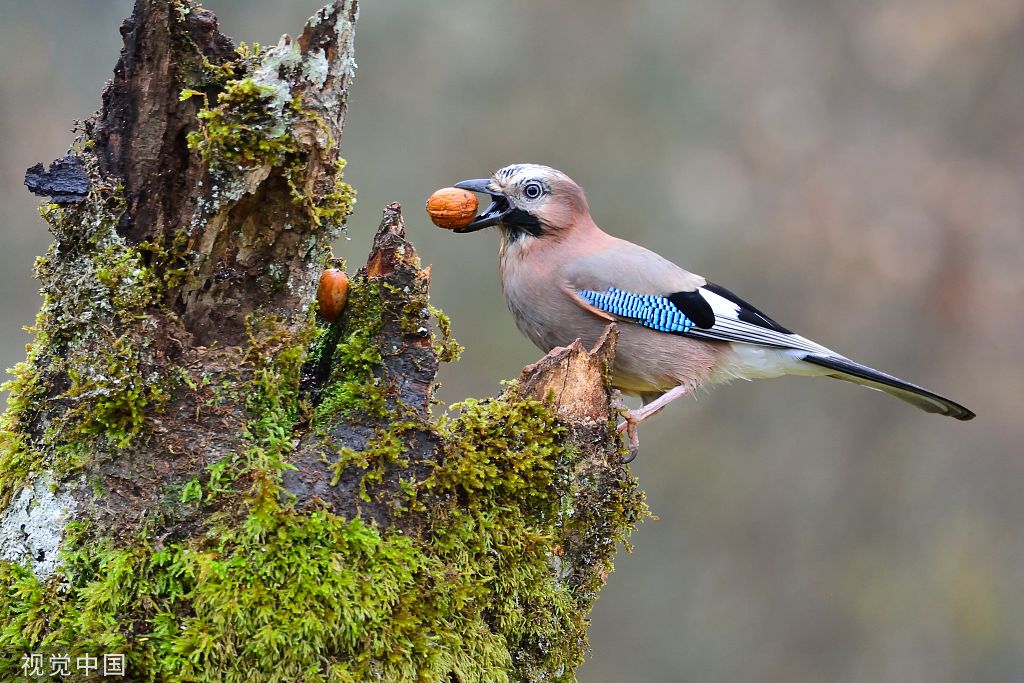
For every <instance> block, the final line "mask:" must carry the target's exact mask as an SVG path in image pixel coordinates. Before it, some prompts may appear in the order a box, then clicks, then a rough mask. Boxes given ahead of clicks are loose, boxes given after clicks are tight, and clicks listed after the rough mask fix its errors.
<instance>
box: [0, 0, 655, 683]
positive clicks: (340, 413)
mask: <svg viewBox="0 0 1024 683" xmlns="http://www.w3.org/2000/svg"><path fill="white" fill-rule="evenodd" d="M356 13H357V8H356V2H355V0H338V1H336V2H334V3H333V4H331V5H329V6H327V7H325V8H324V9H322V10H321V11H320V12H318V13H317V14H316V15H315V16H314V17H313V18H312V19H310V21H309V22H308V23H307V25H306V27H305V29H304V30H303V32H302V34H301V35H300V36H299V37H298V38H297V39H295V40H291V39H289V38H287V37H285V38H284V39H282V41H281V43H280V44H278V45H277V46H276V47H273V48H270V49H266V50H262V51H261V50H259V49H258V48H256V47H248V46H245V45H241V46H238V47H236V46H235V45H234V44H233V43H232V42H231V41H230V40H229V39H228V38H226V37H225V36H223V35H221V34H220V33H219V31H218V30H217V23H216V19H215V18H214V17H213V15H212V14H210V13H209V12H207V11H206V10H203V9H201V8H199V7H198V6H195V5H192V4H190V3H188V2H186V1H184V0H139V1H138V3H137V5H136V7H135V10H134V12H133V14H132V16H131V17H130V18H129V19H128V20H127V21H126V22H125V24H124V25H123V27H122V34H123V35H124V38H125V47H124V50H123V51H122V54H121V58H120V60H119V61H118V64H117V66H116V68H115V74H114V79H113V80H112V81H111V82H110V83H109V84H108V85H107V87H106V90H105V91H104V94H103V108H102V111H101V112H100V113H98V114H97V115H95V116H94V117H93V118H91V119H90V120H89V121H87V122H86V123H85V125H84V126H83V129H82V131H81V135H80V137H79V138H78V139H77V140H76V141H75V143H74V144H73V146H72V148H71V150H70V151H69V154H68V155H67V156H66V157H65V158H64V159H62V160H59V162H57V163H55V164H54V165H51V167H50V169H49V171H47V170H46V169H44V168H42V167H41V166H38V167H35V168H33V169H30V173H29V176H28V177H27V182H28V184H29V185H30V187H31V188H32V189H33V191H36V192H40V193H45V194H47V195H49V196H51V197H52V198H53V199H52V200H51V202H49V203H46V204H44V205H43V207H42V214H43V216H44V218H45V219H46V221H47V223H48V224H49V226H50V229H51V231H52V232H53V235H54V243H53V245H52V247H51V248H50V250H49V252H48V253H47V254H46V256H44V257H41V258H40V259H39V260H38V261H37V263H36V275H37V277H38V278H39V280H40V282H41V283H42V294H43V304H42V308H41V310H40V313H39V316H38V320H37V322H36V325H35V327H34V329H33V332H34V334H35V339H34V341H33V342H32V344H31V345H30V347H29V351H28V357H27V359H26V360H25V362H23V363H21V364H19V365H18V367H17V368H16V369H15V370H14V375H15V378H14V379H13V380H12V381H11V382H9V383H8V385H7V387H8V388H9V389H10V392H11V393H10V399H9V404H8V410H7V412H6V414H5V415H4V417H3V424H2V434H0V446H2V450H0V515H2V516H0V591H2V597H0V677H2V678H3V679H4V680H9V679H11V678H14V677H16V676H19V675H22V674H23V673H24V670H23V667H22V664H23V661H24V659H23V658H24V656H25V655H27V654H31V653H52V654H70V655H71V656H72V658H74V657H76V656H79V655H84V654H91V655H93V656H97V655H101V654H104V653H109V654H115V653H116V654H123V655H125V657H126V661H127V663H128V673H129V676H128V678H129V679H131V680H168V681H172V680H175V681H176V680H210V681H215V680H216V681H262V680H267V681H271V680H275V681H363V680H384V681H405V680H409V681H446V682H447V681H460V682H462V681H465V682H469V681H506V680H530V681H541V680H543V681H548V680H572V679H574V677H575V670H576V668H577V666H578V665H579V664H580V662H581V661H582V657H583V653H584V650H585V647H586V617H587V614H588V612H589V610H590V607H591V604H592V602H593V600H594V598H595V597H596V594H597V591H598V589H599V588H600V587H601V586H602V585H603V583H604V580H605V577H606V575H607V573H608V571H610V569H611V560H612V556H613V554H614V552H615V549H616V547H617V545H618V544H620V543H621V542H624V540H625V538H626V536H627V535H628V533H629V532H630V531H631V529H632V528H633V527H634V525H635V524H636V523H637V521H638V520H639V519H640V517H641V516H642V515H643V514H644V506H643V502H642V495H641V494H640V492H639V491H638V490H637V488H636V485H635V482H634V480H633V479H632V477H631V476H630V475H629V473H628V471H627V470H626V469H625V468H624V467H623V465H622V463H621V456H622V448H621V444H620V442H619V439H618V438H617V435H616V434H615V432H614V429H613V424H614V423H613V418H614V411H613V410H612V409H611V407H610V390H609V387H608V384H607V376H606V371H607V367H608V364H609V361H610V359H611V357H612V354H613V353H614V345H615V332H614V330H613V329H609V331H608V333H607V334H606V335H605V337H604V338H603V339H602V340H601V342H600V343H599V344H598V346H597V348H595V349H593V350H587V349H584V348H581V347H580V346H579V344H578V343H577V344H574V345H572V346H570V347H568V348H565V349H557V350H555V351H553V352H552V353H551V354H549V355H548V356H547V357H546V358H545V359H543V360H542V361H541V362H539V363H538V364H536V365H533V366H530V367H529V368H526V369H524V371H523V374H522V376H521V377H520V378H519V379H518V380H517V381H515V382H512V383H510V384H509V385H508V386H507V387H506V389H505V391H504V392H503V393H502V395H501V396H499V397H497V398H493V399H486V400H480V401H477V400H473V399H467V400H466V401H464V402H463V403H461V404H460V405H459V406H457V407H455V408H453V409H452V410H451V411H450V412H449V413H445V414H444V415H442V416H441V417H436V416H434V415H433V414H432V413H431V406H432V404H433V403H434V400H433V389H434V378H435V374H436V371H437V367H438V363H439V362H441V361H445V360H451V359H453V358H454V357H455V356H456V355H457V353H458V345H457V344H456V343H455V342H454V340H452V339H451V338H450V337H449V330H448V322H447V320H446V319H445V318H444V317H443V314H441V313H440V312H439V311H436V310H434V309H433V308H432V307H431V306H430V304H429V300H428V286H429V279H430V278H429V269H424V268H421V266H420V263H419V260H418V258H417V257H416V253H415V250H414V249H413V246H412V245H411V244H410V243H409V242H408V241H407V240H406V238H405V232H404V226H403V223H402V216H401V212H400V209H399V207H398V206H397V205H391V206H389V207H387V209H386V210H385V212H384V219H383V221H382V223H381V226H380V228H379V230H378V232H377V234H376V237H375V239H374V244H373V248H372V250H371V254H370V257H369V259H368V260H367V262H366V265H365V266H364V267H362V268H361V269H360V270H359V271H358V274H356V275H355V276H353V278H352V286H351V291H350V296H349V303H348V306H347V308H346V309H345V311H344V313H343V314H342V315H341V317H340V318H339V319H338V320H337V321H335V322H334V323H326V322H324V321H322V320H320V319H319V318H318V317H317V316H316V312H315V308H316V305H315V302H314V301H313V299H314V296H313V295H314V291H315V286H316V281H317V277H318V275H319V274H320V272H321V270H322V269H323V268H324V267H325V266H327V265H328V264H330V263H334V264H335V265H339V264H338V263H337V261H338V260H337V259H334V258H333V256H332V255H331V252H330V244H331V242H332V241H333V240H334V239H335V238H336V237H337V236H338V233H339V231H340V230H341V229H342V225H343V222H344V220H345V217H346V216H347V215H348V214H349V213H350V210H351V207H352V201H353V200H352V196H353V193H352V191H351V189H350V188H349V187H348V185H346V184H345V183H344V181H343V180H342V169H343V167H344V160H343V159H342V158H341V157H340V149H339V145H340V141H341V132H342V127H343V123H344V114H345V103H346V96H347V90H348V86H349V83H350V81H351V77H352V71H353V68H354V61H353V52H352V37H353V32H354V25H355V19H356ZM31 678H32V677H30V679H31Z"/></svg>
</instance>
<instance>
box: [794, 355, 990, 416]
mask: <svg viewBox="0 0 1024 683" xmlns="http://www.w3.org/2000/svg"><path fill="white" fill-rule="evenodd" d="M803 360H804V362H807V363H812V364H813V365H819V366H821V367H823V368H827V369H829V370H833V371H834V372H830V373H828V376H829V377H835V378H836V379H841V380H845V381H847V382H853V383H854V384H860V385H863V386H866V387H870V388H872V389H878V390H879V391H884V392H885V393H887V394H892V395H893V396H895V397H896V398H898V399H901V400H904V401H906V402H907V403H910V404H913V405H915V406H917V407H918V408H920V409H921V410H924V411H926V412H929V413H938V414H940V415H949V416H950V417H955V418H956V419H958V420H971V419H973V418H974V413H973V412H971V411H970V410H968V409H967V408H965V407H963V406H962V405H960V404H959V403H955V402H953V401H950V400H949V399H948V398H944V397H942V396H939V395H938V394H936V393H933V392H931V391H928V390H927V389H925V388H924V387H919V386H917V385H916V384H911V383H910V382H906V381H904V380H902V379H900V378H899V377H893V376H892V375H887V374H885V373H884V372H879V371H878V370H874V369H872V368H869V367H868V366H866V365H861V364H860V363H854V362H853V361H852V360H850V359H848V358H843V357H841V356H821V355H815V354H808V355H807V356H805V357H804V359H803Z"/></svg>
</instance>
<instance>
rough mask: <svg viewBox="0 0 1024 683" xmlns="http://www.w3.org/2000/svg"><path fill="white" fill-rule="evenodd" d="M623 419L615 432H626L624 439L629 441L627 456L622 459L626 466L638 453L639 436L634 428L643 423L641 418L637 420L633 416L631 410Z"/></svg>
mask: <svg viewBox="0 0 1024 683" xmlns="http://www.w3.org/2000/svg"><path fill="white" fill-rule="evenodd" d="M625 418H626V419H625V420H623V421H622V422H621V423H620V424H619V426H618V427H617V428H616V431H618V432H619V434H621V433H622V432H626V438H627V439H628V440H629V454H628V455H627V456H626V457H625V458H623V459H622V462H623V463H624V464H628V463H631V462H633V460H634V459H635V458H636V454H637V453H639V452H640V436H639V435H638V434H637V431H636V427H637V425H638V424H640V423H641V422H642V421H643V418H639V419H637V418H636V417H635V416H634V415H633V411H632V410H630V411H629V412H627V413H626V415H625Z"/></svg>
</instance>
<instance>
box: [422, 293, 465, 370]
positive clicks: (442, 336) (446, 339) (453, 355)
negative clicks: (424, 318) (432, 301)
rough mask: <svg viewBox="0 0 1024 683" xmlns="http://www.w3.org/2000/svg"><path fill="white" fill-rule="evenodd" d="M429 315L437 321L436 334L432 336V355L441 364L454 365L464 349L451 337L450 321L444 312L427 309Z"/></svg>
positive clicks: (438, 309)
mask: <svg viewBox="0 0 1024 683" xmlns="http://www.w3.org/2000/svg"><path fill="white" fill-rule="evenodd" d="M429 310H430V314H431V315H432V316H434V320H436V321H437V332H438V334H435V335H434V353H436V354H437V359H438V360H439V361H441V362H442V363H454V362H455V361H457V360H458V359H459V357H460V356H462V352H463V351H465V347H463V346H462V344H460V343H459V342H458V341H456V339H455V337H454V336H452V321H451V318H449V317H448V316H447V315H445V312H444V311H442V310H441V309H440V308H436V307H435V306H430V307H429Z"/></svg>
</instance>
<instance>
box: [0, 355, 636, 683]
mask: <svg viewBox="0 0 1024 683" xmlns="http://www.w3.org/2000/svg"><path fill="white" fill-rule="evenodd" d="M289 348H291V347H288V346H286V347H283V349H285V357H280V353H279V354H277V355H278V361H279V365H278V367H280V368H281V369H282V372H283V374H281V375H278V378H282V377H283V378H284V379H286V380H288V379H289V377H290V375H291V372H292V369H294V368H295V367H296V365H295V363H294V362H293V360H294V359H291V358H290V357H289V356H290V354H288V353H287V352H286V351H287V349H289ZM266 379H269V377H264V378H263V379H262V380H260V385H259V386H261V387H262V389H263V390H264V391H267V390H269V388H270V387H269V386H268V385H267V384H266V383H264V382H263V380H266ZM288 384H289V386H291V383H290V382H288ZM290 391H291V389H290V388H286V389H285V391H284V393H280V394H278V393H273V392H272V394H270V395H266V396H264V397H263V398H262V399H260V401H259V402H258V403H254V404H253V405H252V409H253V410H263V409H267V408H269V409H270V410H271V411H272V412H275V414H278V415H280V416H284V415H290V414H291V413H290V412H289V410H288V409H287V408H286V407H285V406H286V405H287V404H289V403H294V402H293V401H292V398H291V393H290ZM278 408H282V409H283V410H284V412H283V413H280V412H278ZM288 419H290V418H288ZM288 419H285V420H284V424H287V422H288ZM264 429H269V425H268V424H263V425H262V426H260V427H256V426H254V427H253V428H252V431H253V434H254V436H255V435H257V434H263V435H264V437H268V434H267V433H266V432H265V431H263V430H264ZM401 431H402V430H401V429H396V430H394V432H393V433H391V434H389V435H388V436H387V437H383V438H380V439H379V440H378V441H377V444H376V445H375V446H374V448H373V449H371V450H373V451H374V454H375V455H376V457H379V458H384V459H387V460H388V461H390V462H394V460H395V458H399V457H401V448H400V447H399V442H400V436H401ZM441 433H442V435H443V436H444V438H445V443H446V446H445V457H444V460H443V461H442V462H441V463H440V464H437V465H436V467H435V468H434V470H433V472H432V473H431V474H429V476H427V477H426V478H425V479H422V480H420V481H419V482H417V483H416V488H417V492H418V495H420V496H423V497H427V498H429V500H430V504H429V505H426V506H421V508H420V510H421V511H420V512H416V513H410V514H417V515H420V516H422V517H423V523H422V529H423V531H422V533H421V534H418V535H407V534H402V533H400V532H396V531H382V530H380V529H377V528H375V527H373V526H370V525H368V524H366V523H365V522H363V521H361V520H360V519H352V520H345V519H342V518H340V517H338V516H336V515H334V514H332V513H330V512H328V511H326V510H323V509H319V508H315V507H314V508H312V509H306V510H297V509H295V508H293V507H291V506H290V505H289V504H288V503H287V502H286V501H285V499H283V498H281V496H280V495H279V493H280V491H279V489H278V490H276V491H273V492H271V495H261V494H260V492H259V491H258V488H256V487H254V488H253V489H251V490H250V495H249V497H248V498H247V501H248V502H247V505H246V506H245V507H244V510H241V511H239V512H238V513H237V515H236V516H235V517H233V518H223V519H221V520H220V523H219V524H218V525H215V526H214V527H212V528H211V529H210V530H209V532H208V533H207V534H206V535H205V536H203V537H200V538H196V539H193V540H192V541H189V542H187V543H180V544H173V545H170V546H167V547H162V548H159V549H158V548H157V547H156V544H154V543H153V542H152V540H150V539H146V538H143V539H140V540H139V541H138V542H137V543H136V544H135V545H129V546H120V547H119V546H116V545H115V544H114V543H113V542H112V541H110V540H109V539H105V538H103V537H101V536H98V535H95V534H93V533H91V532H87V530H85V529H82V528H80V529H77V530H75V531H74V533H72V534H71V536H70V540H69V542H68V543H67V544H66V546H65V548H66V549H65V551H64V563H63V566H62V569H61V572H62V574H63V578H62V579H60V580H55V581H54V582H53V583H50V584H40V583H39V582H38V581H37V580H36V579H35V578H34V577H33V576H32V575H31V574H30V573H29V572H27V571H26V570H24V569H23V568H21V567H19V566H17V565H13V564H8V563H0V591H2V592H3V595H4V598H5V599H4V600H3V601H2V602H0V648H5V649H7V650H9V651H13V652H28V651H38V650H40V649H42V648H56V649H59V650H62V651H63V650H67V651H69V652H71V653H75V652H84V651H103V652H123V653H125V654H126V655H127V659H128V662H129V664H130V669H131V672H132V673H133V674H134V675H135V677H136V678H138V679H140V680H154V679H173V680H184V681H214V680H216V681H292V680H305V681H365V680H381V681H407V680H416V681H438V682H441V681H444V682H447V681H450V680H452V678H453V677H454V678H456V679H458V680H463V681H518V680H524V681H557V680H573V679H574V673H573V672H574V671H575V669H576V667H577V666H578V664H579V663H580V662H581V661H582V656H583V652H584V647H585V642H586V639H585V625H586V614H587V612H588V610H589V606H590V599H591V598H590V595H589V594H588V593H587V592H585V591H580V590H578V589H577V588H574V587H573V586H572V585H570V584H568V583H565V582H561V581H555V580H553V577H552V569H551V561H552V548H553V547H554V546H556V545H558V544H560V543H563V542H565V539H564V538H563V534H564V526H563V524H562V522H563V521H564V520H565V507H566V505H567V504H570V503H571V501H567V500H566V496H567V495H568V494H569V490H568V488H567V486H568V483H567V482H566V481H564V480H563V477H562V476H560V475H559V472H565V471H572V468H573V466H574V462H573V459H574V458H575V457H577V456H576V454H575V452H574V451H573V450H572V449H571V448H567V447H566V445H565V443H564V437H565V435H566V432H565V429H564V428H562V427H560V426H559V425H558V423H557V421H556V420H555V419H554V418H553V417H552V415H551V414H550V412H549V411H548V409H547V408H546V407H545V406H544V405H543V404H542V403H540V402H537V401H534V400H532V399H522V398H518V397H516V396H515V395H514V392H510V394H509V395H508V397H507V398H502V399H494V400H490V401H485V402H476V401H466V402H464V403H463V404H462V405H461V409H460V413H459V414H458V415H457V416H456V417H454V418H451V419H447V420H445V421H444V424H443V425H442V426H441ZM282 436H283V434H279V435H278V437H282ZM275 438H277V437H275ZM396 439H397V440H396ZM273 440H274V439H272V441H273ZM371 460H372V459H371V458H369V457H368V458H367V460H366V464H367V468H372V466H373V463H372V462H371ZM349 464H350V465H353V466H359V465H360V464H361V463H360V462H356V461H355V460H353V461H351V462H350V463H349ZM567 468H568V469H567ZM268 481H270V482H271V483H272V487H273V488H276V486H277V485H276V484H273V482H274V481H276V480H275V479H274V478H273V477H270V478H269V479H268ZM198 488H199V487H198V484H196V485H194V486H189V487H186V489H188V490H189V491H191V492H192V493H195V490H196V489H198ZM192 493H190V495H189V498H190V500H193V501H195V500H197V496H195V495H192ZM609 512H612V513H613V514H612V515H611V516H610V517H609V518H608V520H607V523H608V524H610V525H617V526H619V527H622V532H623V533H625V532H626V531H628V528H629V527H630V526H631V525H632V523H633V522H634V521H635V518H634V517H630V516H628V515H624V514H623V513H622V512H621V511H620V512H616V511H614V510H610V511H609ZM61 581H63V582H64V583H63V588H62V589H61V590H54V588H53V587H55V586H58V585H61ZM514 651H515V652H520V653H526V654H524V655H523V656H521V657H520V658H518V659H514V658H513V654H512V653H513V652H514ZM13 662H14V663H9V664H7V663H0V675H4V674H7V675H11V674H13V673H14V669H13V668H12V667H15V666H17V663H16V662H17V658H14V659H13ZM5 666H6V667H7V668H6V669H5V668H4V667H5Z"/></svg>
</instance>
